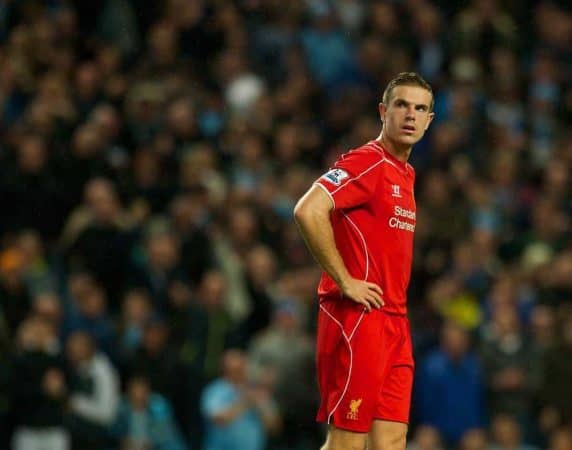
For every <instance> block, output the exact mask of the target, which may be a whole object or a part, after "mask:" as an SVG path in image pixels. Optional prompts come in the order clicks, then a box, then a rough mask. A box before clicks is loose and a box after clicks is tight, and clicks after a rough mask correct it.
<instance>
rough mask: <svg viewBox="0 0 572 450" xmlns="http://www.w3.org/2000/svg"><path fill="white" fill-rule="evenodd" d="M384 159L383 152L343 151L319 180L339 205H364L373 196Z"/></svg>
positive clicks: (343, 206)
mask: <svg viewBox="0 0 572 450" xmlns="http://www.w3.org/2000/svg"><path fill="white" fill-rule="evenodd" d="M383 161H384V159H383V155H382V154H380V153H379V152H374V151H364V150H354V151H351V152H349V153H346V154H344V155H342V156H341V157H340V158H339V159H338V160H337V161H336V163H335V164H334V166H333V167H332V168H331V169H330V170H329V171H328V172H326V173H325V174H324V175H322V176H321V177H320V178H318V180H316V182H315V184H317V185H318V186H320V187H321V188H322V189H324V190H325V191H326V193H327V194H328V195H329V196H330V198H331V199H332V202H333V203H334V208H335V209H346V208H352V207H355V206H359V205H362V204H364V203H367V202H368V201H369V200H370V199H371V198H372V197H373V194H374V192H375V190H376V187H377V181H378V179H379V174H380V171H381V166H382V162H383Z"/></svg>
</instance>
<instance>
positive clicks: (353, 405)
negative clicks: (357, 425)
mask: <svg viewBox="0 0 572 450" xmlns="http://www.w3.org/2000/svg"><path fill="white" fill-rule="evenodd" d="M361 402H362V399H361V398H358V399H357V400H352V401H350V408H349V411H348V412H347V414H346V419H349V420H358V410H359V407H360V405H361Z"/></svg>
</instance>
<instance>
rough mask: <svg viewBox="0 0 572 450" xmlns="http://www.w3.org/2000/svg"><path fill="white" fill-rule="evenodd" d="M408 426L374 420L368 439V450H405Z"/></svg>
mask: <svg viewBox="0 0 572 450" xmlns="http://www.w3.org/2000/svg"><path fill="white" fill-rule="evenodd" d="M407 428H408V426H407V424H406V423H403V422H392V421H389V420H378V419H376V420H374V421H373V423H372V425H371V430H370V432H369V435H368V439H367V450H405V446H406V438H407Z"/></svg>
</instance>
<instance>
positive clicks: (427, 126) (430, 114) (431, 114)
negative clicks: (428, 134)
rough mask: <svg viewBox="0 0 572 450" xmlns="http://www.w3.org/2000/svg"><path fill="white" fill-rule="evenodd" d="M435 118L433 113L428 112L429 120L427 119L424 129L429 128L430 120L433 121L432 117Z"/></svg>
mask: <svg viewBox="0 0 572 450" xmlns="http://www.w3.org/2000/svg"><path fill="white" fill-rule="evenodd" d="M434 118H435V113H434V112H432V113H429V120H428V121H427V124H426V125H425V131H427V129H428V128H429V125H431V122H433V119H434Z"/></svg>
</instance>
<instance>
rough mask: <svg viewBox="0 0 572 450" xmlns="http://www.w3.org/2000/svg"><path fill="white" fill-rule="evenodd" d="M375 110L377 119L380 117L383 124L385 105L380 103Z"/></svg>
mask: <svg viewBox="0 0 572 450" xmlns="http://www.w3.org/2000/svg"><path fill="white" fill-rule="evenodd" d="M377 109H378V111H379V117H381V121H382V122H385V113H386V112H387V107H386V106H385V104H384V103H383V102H380V103H379V104H378V105H377Z"/></svg>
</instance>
